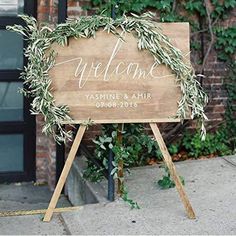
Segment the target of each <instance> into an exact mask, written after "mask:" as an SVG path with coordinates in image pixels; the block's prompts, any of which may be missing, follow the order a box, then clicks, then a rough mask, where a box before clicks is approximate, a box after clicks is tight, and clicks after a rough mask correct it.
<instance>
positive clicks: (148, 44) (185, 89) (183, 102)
mask: <svg viewBox="0 0 236 236" xmlns="http://www.w3.org/2000/svg"><path fill="white" fill-rule="evenodd" d="M21 17H22V19H23V20H24V21H25V22H26V26H25V27H23V26H21V25H15V26H10V27H8V29H9V30H12V31H15V32H18V33H20V34H22V35H23V36H24V38H25V39H26V40H27V42H28V46H27V48H26V50H25V56H26V57H27V59H28V64H27V66H26V67H24V71H23V72H22V74H21V77H22V79H23V80H24V81H25V82H24V83H25V84H26V85H27V91H25V93H26V94H28V95H29V96H31V97H33V102H32V103H31V106H32V113H33V114H39V113H41V114H43V115H44V117H45V125H44V128H43V132H45V133H47V134H48V133H49V134H52V135H53V137H54V138H55V140H56V141H64V140H65V139H66V138H70V136H71V133H70V132H67V131H66V130H64V129H63V127H62V123H63V122H65V121H71V120H72V119H71V118H70V116H69V108H68V106H67V105H66V104H65V105H63V106H56V104H55V101H54V98H53V95H52V93H51V86H50V85H51V78H50V76H49V74H48V72H49V70H50V69H51V68H52V67H53V66H54V64H55V57H56V55H55V53H54V51H53V50H52V49H50V47H51V45H52V43H55V42H56V43H58V44H60V45H66V44H67V41H68V39H69V38H70V37H74V38H77V39H80V38H90V37H96V31H98V30H99V29H103V30H104V31H107V32H108V33H112V34H114V35H116V36H117V37H122V36H121V34H120V31H119V29H122V30H123V31H125V32H130V33H132V34H133V35H134V37H136V38H137V46H138V48H139V50H148V51H149V52H150V53H151V54H152V56H153V59H154V61H155V62H156V63H158V64H165V65H166V66H168V67H169V68H170V69H171V70H172V71H173V72H174V73H175V75H176V83H177V84H178V85H179V86H180V89H181V91H182V97H181V99H180V101H179V102H178V111H177V114H176V117H177V118H180V119H181V120H183V119H185V118H187V117H188V116H189V114H191V118H195V117H196V118H198V119H200V120H201V122H202V126H201V129H202V135H203V136H204V134H205V128H204V125H203V121H204V120H205V119H207V118H206V116H205V114H204V106H205V105H206V103H207V96H206V94H205V93H204V92H203V90H202V88H201V86H200V84H199V82H198V81H197V79H196V76H195V73H194V70H193V68H192V66H191V65H188V64H186V63H185V60H184V56H183V54H182V53H181V51H180V50H179V49H178V48H176V47H174V46H173V45H172V44H171V42H170V40H169V39H168V37H167V36H165V35H164V34H163V33H162V30H161V29H160V28H159V27H158V26H157V25H156V24H155V22H154V21H153V15H152V14H150V13H145V14H143V15H141V16H138V15H132V16H131V17H127V16H125V15H124V16H122V17H121V18H117V19H116V20H114V19H111V18H110V17H107V16H102V15H95V16H86V17H80V18H79V19H78V20H68V21H67V22H66V23H63V24H59V25H58V26H56V28H55V29H51V28H49V27H48V26H40V25H38V24H37V21H36V20H35V19H34V18H32V17H29V16H25V15H24V16H21ZM55 126H57V127H58V130H59V132H58V133H56V131H55Z"/></svg>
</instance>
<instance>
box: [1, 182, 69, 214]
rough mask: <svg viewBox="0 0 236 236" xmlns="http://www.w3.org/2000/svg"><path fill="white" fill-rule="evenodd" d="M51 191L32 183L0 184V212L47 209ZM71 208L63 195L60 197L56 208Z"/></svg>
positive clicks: (46, 187)
mask: <svg viewBox="0 0 236 236" xmlns="http://www.w3.org/2000/svg"><path fill="white" fill-rule="evenodd" d="M51 196H52V191H50V190H49V188H48V186H46V185H41V186H38V185H35V184H34V183H33V182H27V183H13V184H0V211H15V210H37V209H45V208H47V207H48V204H49V201H50V199H51ZM68 206H71V204H70V202H69V201H68V200H67V198H66V197H65V196H64V195H61V197H60V199H59V202H58V207H68Z"/></svg>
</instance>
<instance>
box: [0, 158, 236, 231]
mask: <svg viewBox="0 0 236 236" xmlns="http://www.w3.org/2000/svg"><path fill="white" fill-rule="evenodd" d="M176 166H177V170H178V172H179V174H180V175H182V176H184V178H185V181H186V186H185V188H186V191H187V193H188V196H189V198H190V201H191V203H192V205H193V208H194V210H195V212H196V215H197V219H196V220H189V219H188V218H187V217H186V214H185V210H184V208H183V205H182V202H181V201H180V199H179V196H178V194H177V191H176V189H168V190H160V189H159V188H157V187H156V186H155V184H154V181H155V180H157V179H160V178H161V176H162V173H163V170H162V169H159V168H158V167H142V168H135V169H133V170H132V171H131V175H130V176H129V177H128V178H127V185H128V187H129V193H130V197H131V198H132V199H133V200H135V201H137V202H138V203H139V205H140V206H141V209H140V210H130V208H129V206H127V205H126V203H124V202H123V201H122V200H118V201H115V202H113V203H99V204H93V205H86V206H83V207H81V210H78V211H76V212H67V213H62V214H54V217H53V220H52V221H51V222H50V223H44V222H42V221H41V220H40V219H41V218H42V216H18V217H4V218H0V234H21V235H22V234H43V235H47V234H60V235H61V234H96V235H98V234H100V235H105V234H106V235H111V234H139V235H140V234H236V156H232V157H227V158H215V159H209V160H197V161H185V162H179V163H176ZM0 210H1V206H0Z"/></svg>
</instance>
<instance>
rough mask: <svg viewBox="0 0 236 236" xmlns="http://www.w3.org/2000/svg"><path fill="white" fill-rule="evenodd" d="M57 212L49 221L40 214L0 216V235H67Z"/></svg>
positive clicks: (67, 232)
mask: <svg viewBox="0 0 236 236" xmlns="http://www.w3.org/2000/svg"><path fill="white" fill-rule="evenodd" d="M68 234H70V232H69V231H67V228H66V227H65V226H64V224H63V222H62V220H61V218H60V217H59V214H55V215H54V217H53V220H52V221H51V222H50V223H45V222H43V221H42V215H33V216H32V215H31V216H15V217H0V235H68Z"/></svg>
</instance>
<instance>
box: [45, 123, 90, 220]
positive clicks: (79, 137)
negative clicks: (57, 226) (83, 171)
mask: <svg viewBox="0 0 236 236" xmlns="http://www.w3.org/2000/svg"><path fill="white" fill-rule="evenodd" d="M85 130H86V126H84V125H80V127H79V130H78V132H77V134H76V136H75V139H74V142H73V144H72V146H71V149H70V152H69V155H68V158H67V159H66V162H65V165H64V168H63V170H62V173H61V175H60V178H59V180H58V183H57V186H56V188H55V190H54V193H53V195H52V198H51V201H50V203H49V206H48V209H47V211H46V214H45V216H44V218H43V221H45V222H49V221H50V220H51V218H52V215H53V212H54V209H55V207H56V205H57V202H58V199H59V197H60V195H61V191H62V189H63V186H64V184H65V181H66V178H67V176H68V174H69V171H70V169H71V166H72V163H73V161H74V159H75V155H76V152H77V150H78V148H79V145H80V142H81V140H82V138H83V135H84V132H85Z"/></svg>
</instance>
